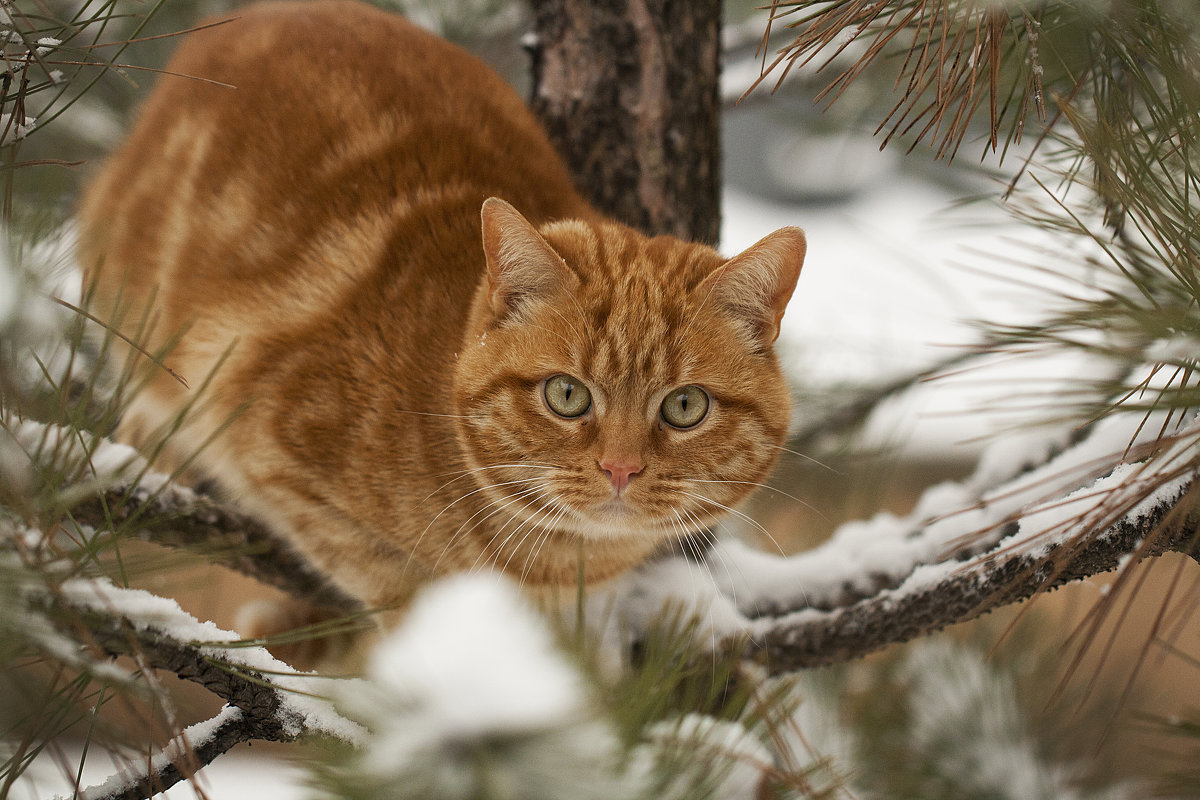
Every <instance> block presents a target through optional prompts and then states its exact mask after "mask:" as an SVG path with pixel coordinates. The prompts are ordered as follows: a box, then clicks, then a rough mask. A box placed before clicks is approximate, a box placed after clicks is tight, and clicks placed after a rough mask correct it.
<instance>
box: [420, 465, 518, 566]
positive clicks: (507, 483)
mask: <svg viewBox="0 0 1200 800" xmlns="http://www.w3.org/2000/svg"><path fill="white" fill-rule="evenodd" d="M538 480H541V478H520V479H517V480H511V481H503V482H501V483H493V484H488V485H487V486H479V487H477V488H475V489H473V490H471V491H469V492H467V493H466V494H464V495H461V496H459V497H458V498H456V499H454V500H452V501H451V502H450V503H448V504H447V505H446V506H445V507H443V508H442V510H441V511H439V512H438V513H437V514H436V515H434V517H433V519H431V520H429V524H427V525H426V526H425V528H424V529H423V530H422V531H421V533H420V534H418V535H417V537H416V540H415V541H414V542H413V547H412V550H413V551H414V552H415V551H416V550H417V546H418V545H420V543H421V539H422V538H423V537H424V536H425V534H426V533H427V532H428V531H429V529H430V528H431V527H433V525H434V523H436V522H437V521H438V520H439V519H441V517H442V515H443V514H445V513H446V512H447V511H449V510H450V509H451V508H453V507H454V506H456V505H458V504H459V503H461V502H462V501H463V500H466V499H467V498H468V497H471V496H473V495H476V494H479V493H480V492H485V491H487V490H489V489H497V488H499V487H501V486H516V485H518V484H522V483H533V482H534V481H538ZM426 499H428V498H426ZM484 508H487V506H484Z"/></svg>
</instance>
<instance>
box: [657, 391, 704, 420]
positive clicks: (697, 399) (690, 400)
mask: <svg viewBox="0 0 1200 800" xmlns="http://www.w3.org/2000/svg"><path fill="white" fill-rule="evenodd" d="M708 403H709V401H708V393H707V392H705V391H704V390H703V389H701V388H700V387H699V386H680V387H679V388H678V389H672V390H671V392H670V394H668V395H667V396H666V399H664V400H663V402H662V418H663V419H665V420H666V421H667V423H668V424H670V425H673V426H675V427H676V428H691V427H693V426H695V425H699V424H700V420H702V419H704V417H705V415H706V414H708Z"/></svg>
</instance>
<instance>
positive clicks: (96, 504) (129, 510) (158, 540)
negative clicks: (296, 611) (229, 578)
mask: <svg viewBox="0 0 1200 800" xmlns="http://www.w3.org/2000/svg"><path fill="white" fill-rule="evenodd" d="M72 517H73V518H74V520H75V521H76V522H78V523H80V524H84V525H90V526H92V527H95V528H107V529H125V530H128V531H129V532H130V535H133V536H136V537H138V538H139V539H141V540H143V541H148V542H153V543H155V544H159V545H164V546H167V547H177V548H184V549H187V550H192V551H196V552H201V553H204V554H205V555H206V556H208V557H209V558H211V559H212V560H213V562H214V563H217V564H220V565H222V566H226V567H229V568H230V569H233V570H236V571H238V572H241V573H242V574H244V575H248V576H250V577H252V578H254V579H256V580H258V581H259V582H261V583H264V584H267V585H269V586H273V587H275V588H277V589H281V590H283V591H284V592H287V593H288V594H290V595H292V596H294V597H298V598H302V599H303V600H304V601H305V602H307V603H310V604H312V605H314V606H319V607H321V608H323V609H326V610H329V611H331V612H335V613H350V612H353V611H359V610H361V608H362V604H361V603H360V602H359V601H358V600H357V599H355V598H354V597H351V596H350V595H348V594H346V593H345V592H344V591H342V590H341V589H340V588H339V587H338V586H336V585H335V584H334V583H333V582H332V581H330V580H329V578H328V577H327V576H326V575H325V574H324V573H323V572H321V571H320V570H318V569H317V568H316V567H314V566H312V565H311V564H309V563H308V562H307V561H306V560H305V559H304V558H302V557H301V556H300V555H299V554H298V553H297V552H296V551H295V550H294V549H292V548H291V547H290V546H289V545H288V544H287V543H286V542H284V541H283V540H282V539H280V538H279V537H278V536H276V535H275V534H273V533H272V532H271V531H270V530H269V529H268V528H267V527H266V526H265V525H263V524H262V523H260V522H259V521H257V520H256V519H254V518H253V517H251V516H249V515H248V514H246V513H245V512H243V511H241V510H240V509H238V508H237V507H235V506H232V505H229V504H223V503H218V502H216V501H214V500H212V499H211V498H208V497H206V496H205V495H202V494H198V493H196V492H194V491H192V490H191V489H188V488H186V487H183V486H178V485H175V484H170V483H164V484H162V485H161V486H159V487H158V488H156V489H154V490H153V491H152V490H151V489H149V488H147V487H146V486H142V485H133V486H128V485H126V486H117V487H114V488H110V489H109V490H107V491H106V492H104V494H102V495H97V496H94V497H92V498H89V499H88V500H86V501H84V502H83V503H81V504H79V505H78V506H76V507H74V508H73V509H72Z"/></svg>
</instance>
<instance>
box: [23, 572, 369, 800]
mask: <svg viewBox="0 0 1200 800" xmlns="http://www.w3.org/2000/svg"><path fill="white" fill-rule="evenodd" d="M28 600H29V602H30V603H31V605H33V606H35V607H39V608H40V610H41V611H42V612H43V613H45V614H46V615H47V616H49V617H50V618H52V619H55V620H57V621H58V624H59V625H60V627H62V628H63V630H64V631H67V632H70V633H72V634H73V635H74V636H76V637H78V638H79V640H80V641H82V642H86V643H88V644H90V645H91V646H93V647H95V648H96V649H98V650H99V651H101V652H103V653H105V654H107V655H110V656H128V657H130V658H131V659H133V661H134V663H135V664H136V665H137V668H138V669H140V670H147V669H151V668H152V669H161V670H166V671H169V672H172V673H174V674H175V675H178V676H179V677H180V678H184V679H186V680H189V681H192V682H194V683H198V684H200V685H201V686H204V687H205V688H206V689H208V690H209V691H211V692H213V694H215V695H217V696H218V697H220V698H221V699H223V700H225V702H226V704H227V705H226V708H225V709H224V710H223V711H222V712H221V713H220V714H219V715H218V716H216V717H214V718H213V719H211V720H208V721H206V722H202V723H198V724H197V725H193V726H192V727H190V728H188V729H186V730H184V731H182V732H181V733H180V734H179V735H177V736H176V737H175V738H174V739H173V740H172V741H171V742H170V743H169V744H168V746H167V747H166V748H164V749H163V750H162V751H161V752H160V753H159V754H158V755H157V756H155V757H154V758H153V759H151V760H150V761H149V763H148V764H143V765H141V766H140V767H139V768H138V769H137V770H133V771H122V772H121V773H119V774H118V775H114V776H113V777H112V778H110V779H109V780H108V781H106V782H105V783H104V784H101V785H99V786H95V787H92V788H90V789H88V790H87V791H86V792H85V794H84V796H85V797H87V798H89V800H116V798H143V797H150V796H151V795H152V794H154V793H155V792H158V791H163V790H164V789H166V788H168V787H170V786H171V785H173V784H174V783H177V782H178V781H180V780H183V779H186V778H187V777H189V776H190V775H192V774H193V773H195V771H196V770H197V769H199V768H201V767H203V766H204V765H205V764H208V763H209V762H211V761H212V760H213V759H215V758H216V757H217V756H219V755H221V754H222V753H224V752H226V751H227V750H229V749H230V748H232V747H233V746H234V745H236V744H238V743H240V742H244V741H250V740H254V739H257V740H267V741H277V742H290V741H294V740H296V739H298V738H301V737H303V736H307V735H322V736H329V737H335V738H337V739H341V740H344V741H347V742H349V743H352V744H355V743H358V742H359V741H360V740H361V738H362V736H363V734H364V731H363V729H362V728H361V727H360V726H359V725H357V724H356V723H354V722H351V721H349V720H347V719H345V718H344V717H342V716H341V715H340V714H339V713H338V712H337V711H335V710H334V708H333V705H332V704H331V703H330V702H329V701H328V700H326V699H324V697H323V695H324V694H332V690H333V687H334V682H333V681H332V680H331V679H327V678H321V677H318V676H316V675H313V674H307V673H301V672H298V671H296V670H294V669H293V668H291V667H290V666H288V665H287V664H285V663H283V662H282V661H279V660H277V659H276V658H274V657H273V656H272V655H271V654H270V653H268V652H267V651H266V650H265V649H263V648H262V647H256V646H247V645H245V644H243V643H242V642H240V641H239V640H238V636H237V634H235V633H232V632H230V631H224V630H221V629H220V628H218V627H217V626H216V625H214V624H212V623H211V622H200V621H198V620H197V619H196V618H194V617H192V616H191V615H190V614H187V613H186V612H184V611H183V610H182V609H180V608H179V606H178V605H177V604H176V603H175V602H174V601H172V600H168V599H166V598H162V597H158V596H156V595H153V594H150V593H148V592H144V591H141V590H137V589H122V588H119V587H116V586H114V585H113V584H111V583H109V582H107V581H104V580H99V579H72V580H69V581H67V582H65V583H64V584H63V585H62V586H61V587H59V588H58V589H57V590H54V591H50V590H42V591H39V592H37V593H34V594H32V595H31V596H30V597H29V598H28Z"/></svg>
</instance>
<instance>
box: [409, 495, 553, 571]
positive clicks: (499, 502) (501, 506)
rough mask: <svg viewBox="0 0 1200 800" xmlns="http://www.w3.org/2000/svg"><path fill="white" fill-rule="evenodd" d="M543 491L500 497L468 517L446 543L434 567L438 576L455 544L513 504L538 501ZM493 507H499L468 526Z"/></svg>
mask: <svg viewBox="0 0 1200 800" xmlns="http://www.w3.org/2000/svg"><path fill="white" fill-rule="evenodd" d="M542 491H543V487H541V486H533V487H531V488H529V489H524V490H522V491H520V492H514V493H513V494H508V495H505V496H503V497H500V498H497V499H496V500H493V501H491V502H490V503H488V504H487V505H485V506H484V507H483V508H481V509H479V510H478V511H476V512H475V513H474V514H472V515H471V516H470V517H468V518H467V520H466V521H465V522H463V524H462V525H459V526H458V530H456V531H455V532H454V533H453V534H452V535H451V536H450V537H449V539H448V540H447V541H446V545H445V547H443V548H442V552H441V553H440V554H439V555H438V557H437V560H436V561H435V562H434V565H433V571H434V573H435V574H436V572H437V568H438V567H439V566H440V565H441V563H442V559H443V558H445V557H446V554H447V553H448V552H450V549H451V547H453V546H454V544H456V543H457V542H458V541H459V540H460V539H462V538H463V537H465V536H469V535H471V533H472V532H473V531H475V530H477V529H478V528H479V526H481V525H483V524H484V523H485V522H487V521H488V520H489V519H491V518H492V517H494V516H496V515H497V514H500V513H502V512H503V511H504V510H505V509H506V508H508V507H509V506H511V505H512V504H513V503H516V502H519V501H521V500H523V499H525V498H527V497H534V498H535V499H536V497H537V496H538V494H539V493H541V492H542ZM532 502H533V501H530V503H532ZM530 503H527V504H526V506H525V507H528V506H529V504H530ZM493 506H497V508H496V509H495V510H494V511H492V512H491V513H489V514H487V515H486V516H484V517H483V518H482V519H480V520H479V521H478V522H476V523H475V524H474V525H471V527H469V528H468V527H467V525H469V524H470V523H471V521H472V520H474V519H475V518H476V517H478V516H479V515H480V514H483V512H484V511H487V510H488V509H489V508H492V507H493ZM464 529H465V530H464Z"/></svg>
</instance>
